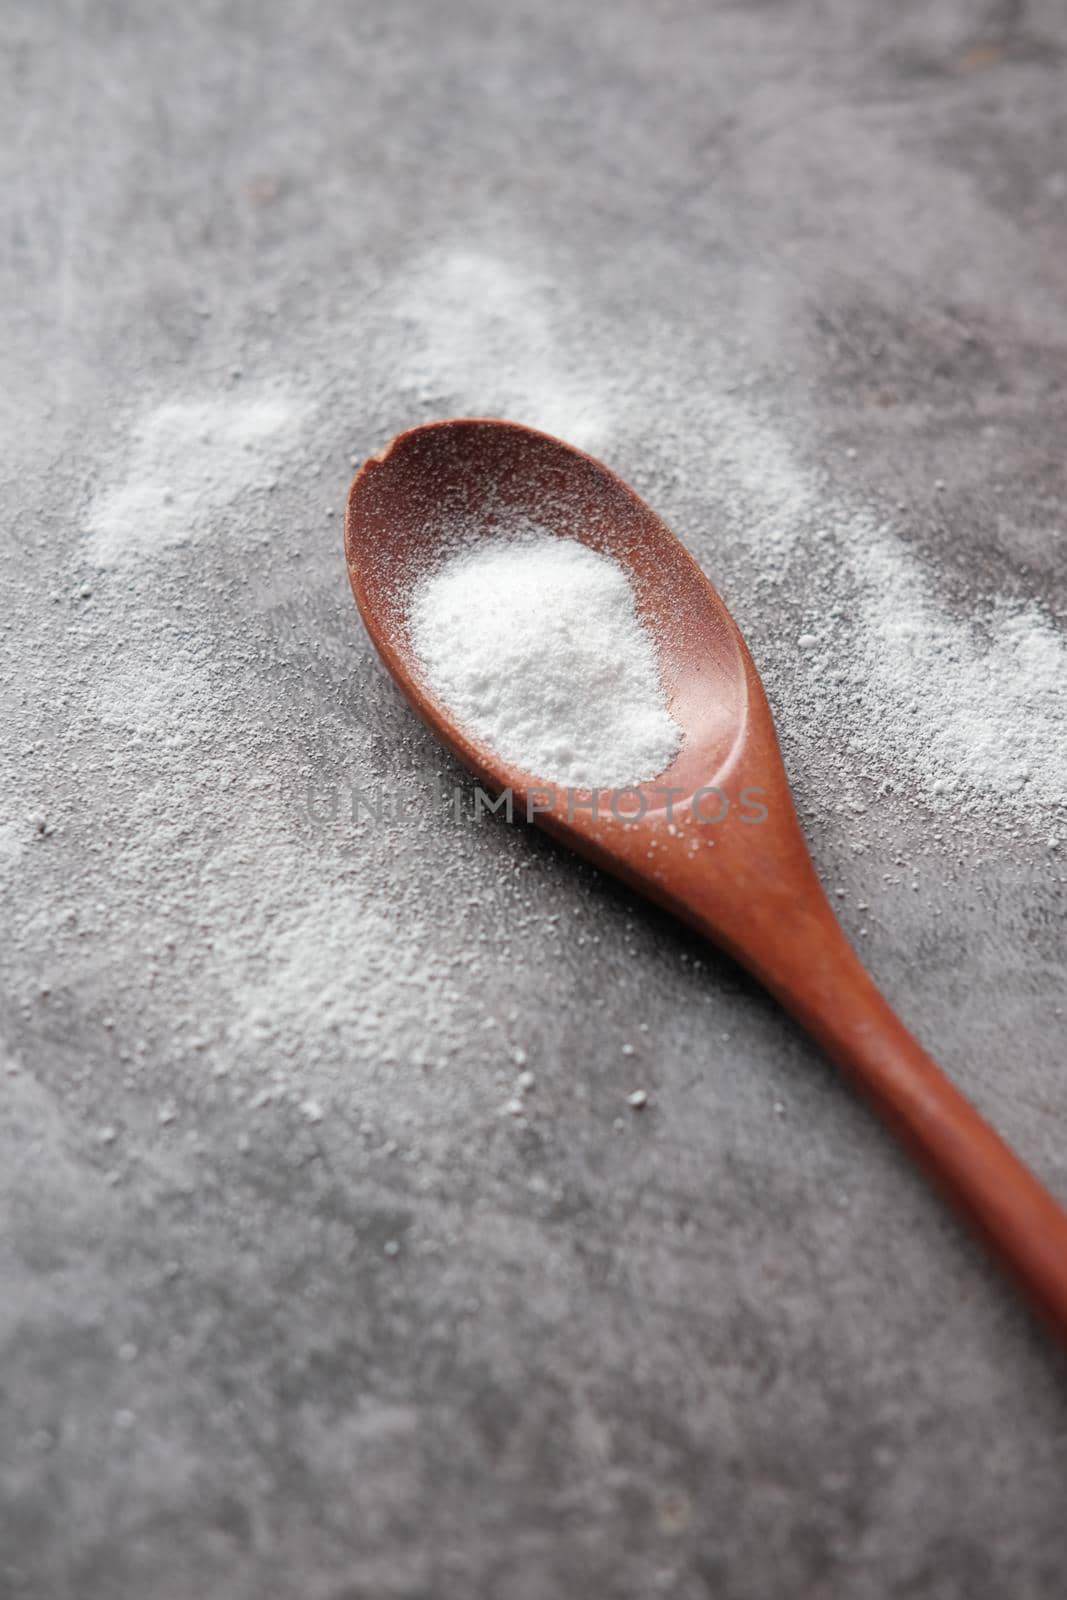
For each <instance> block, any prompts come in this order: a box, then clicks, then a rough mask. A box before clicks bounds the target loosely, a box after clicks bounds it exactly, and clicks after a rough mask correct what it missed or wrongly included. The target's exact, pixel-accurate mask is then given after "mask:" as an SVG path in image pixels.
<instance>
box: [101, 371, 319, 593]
mask: <svg viewBox="0 0 1067 1600" xmlns="http://www.w3.org/2000/svg"><path fill="white" fill-rule="evenodd" d="M302 409H303V408H302V407H301V406H300V405H298V404H297V403H296V402H294V401H293V400H291V399H290V398H288V397H287V396H285V395H283V394H281V393H280V392H279V393H268V394H264V395H259V396H256V397H252V398H241V399H236V398H235V399H218V400H216V399H211V400H207V399H200V400H172V401H168V402H166V403H165V404H163V405H160V406H157V407H156V408H155V409H154V410H152V411H150V412H149V413H148V414H147V416H145V417H144V418H143V419H142V420H141V421H140V422H139V423H138V424H137V426H136V428H135V430H134V433H133V437H132V439H131V442H130V452H129V459H128V463H127V466H126V471H125V473H124V475H123V477H122V478H121V479H120V480H119V481H117V482H115V483H113V484H111V485H109V486H108V487H107V488H106V489H105V490H104V492H103V493H102V494H101V495H99V496H98V497H97V499H96V500H95V501H94V503H93V506H92V509H91V511H90V514H89V521H88V526H89V531H90V534H91V540H90V553H91V556H92V559H93V560H94V561H95V562H96V563H97V564H98V565H100V566H117V565H120V564H122V563H124V562H129V561H131V560H134V559H137V558H138V557H139V556H140V555H141V554H142V553H149V554H150V553H151V552H153V551H156V550H159V549H160V548H162V547H165V546H167V545H176V544H184V543H185V542H186V541H187V540H189V539H192V538H195V537H197V536H198V535H199V536H204V535H206V534H208V533H212V532H213V533H215V534H216V535H217V533H218V529H217V527H214V526H213V525H212V523H211V518H212V516H213V515H214V514H216V513H217V512H218V511H219V510H220V509H221V507H223V506H225V505H227V504H229V503H230V502H231V501H232V500H234V499H236V497H237V496H238V495H240V494H243V493H245V492H246V491H247V490H249V489H250V488H252V487H253V486H255V485H259V487H261V488H263V489H266V490H270V489H271V488H273V487H274V486H275V483H276V478H277V464H278V461H279V458H280V457H282V456H283V455H284V453H285V450H286V447H287V445H289V444H291V442H292V439H291V436H292V434H293V433H294V432H295V426H296V424H297V423H298V421H299V419H300V416H301V412H302ZM287 435H288V436H289V437H287Z"/></svg>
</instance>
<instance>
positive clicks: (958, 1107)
mask: <svg viewBox="0 0 1067 1600" xmlns="http://www.w3.org/2000/svg"><path fill="white" fill-rule="evenodd" d="M527 523H534V524H536V525H538V526H539V527H541V528H543V529H546V530H547V531H549V532H550V533H553V534H555V535H557V536H559V537H561V538H568V539H576V540H578V541H579V542H581V543H582V544H584V545H587V546H588V547H589V548H591V549H593V550H595V551H597V552H598V553H600V554H603V555H606V556H609V557H611V558H613V559H614V560H615V561H617V562H619V563H620V564H621V565H622V566H623V567H624V568H625V569H626V570H627V572H628V573H629V575H630V577H631V579H632V582H633V587H634V592H635V595H636V601H637V607H638V611H639V613H640V615H641V617H642V620H643V621H644V622H645V624H646V625H647V627H648V629H649V630H650V632H651V634H652V636H653V638H654V640H655V643H656V649H657V655H658V660H659V666H660V672H661V677H662V680H663V684H664V688H665V690H666V693H667V698H668V701H669V705H670V710H671V715H672V716H673V718H674V720H675V722H676V723H677V724H678V725H679V727H680V728H681V730H682V733H683V739H682V744H681V746H680V749H679V751H678V754H677V756H676V757H675V759H674V761H673V762H672V764H671V765H670V767H669V768H667V770H666V771H665V772H663V773H661V774H660V775H659V776H657V777H656V778H655V779H654V780H653V781H651V782H647V783H641V784H637V785H634V786H632V787H631V788H628V789H626V790H622V791H603V790H601V791H597V792H596V793H594V792H592V791H588V790H586V791H578V790H574V789H560V788H558V787H556V786H553V785H551V784H548V783H546V782H545V781H544V779H543V777H542V776H541V775H539V774H537V773H533V772H529V771H526V770H524V769H522V768H519V767H516V766H514V765H513V764H511V763H509V762H507V761H505V760H503V759H502V758H501V757H500V755H499V754H498V753H497V752H496V751H494V750H493V749H491V748H490V747H489V746H487V745H486V744H484V743H483V742H481V741H480V740H478V739H476V738H475V737H473V736H472V735H471V734H470V732H469V731H468V730H466V729H465V728H464V727H462V726H461V725H460V724H459V723H458V722H457V720H456V718H455V717H454V716H453V715H452V713H451V712H450V710H449V708H448V707H447V705H444V704H442V703H441V701H440V700H439V699H438V698H437V697H436V696H435V695H434V693H433V691H432V689H431V687H430V685H429V684H428V682H427V680H426V676H425V674H424V672H423V669H422V666H421V664H420V662H419V659H418V657H417V655H416V653H415V650H414V648H413V646H412V641H411V635H410V629H409V623H408V615H409V607H410V602H411V598H412V594H413V591H414V589H415V587H416V586H417V585H418V583H419V582H420V580H421V579H422V578H424V577H425V576H426V575H427V574H428V573H430V572H431V571H433V570H434V569H435V568H436V567H437V566H438V565H439V564H440V563H441V562H443V561H444V560H446V559H447V558H448V556H449V555H450V554H451V553H453V552H454V551H455V550H456V549H457V548H458V547H459V546H460V545H462V547H463V548H464V549H467V548H469V547H470V543H471V541H472V539H477V538H478V537H486V538H490V537H493V536H494V535H499V533H500V532H501V531H502V530H504V529H507V528H511V527H516V526H520V527H521V526H523V525H524V524H527ZM457 530H460V532H458V533H457ZM345 553H346V557H347V562H348V570H349V576H350V579H351V583H352V589H353V593H354V595H355V599H356V603H357V605H358V607H359V610H360V614H361V615H362V618H363V621H364V624H365V625H366V628H367V632H368V633H369V635H370V637H371V639H372V641H373V643H374V644H375V646H376V648H377V649H378V651H379V653H380V655H381V657H382V659H383V661H384V663H385V665H386V667H387V668H388V669H389V671H390V673H391V674H392V676H393V678H394V679H395V680H396V682H397V683H398V684H399V686H400V688H401V689H402V690H403V692H404V694H405V695H406V696H407V698H408V700H409V701H410V702H411V704H412V705H413V706H414V708H415V710H416V711H417V712H418V713H419V714H420V715H421V716H422V717H423V718H424V720H425V721H426V722H427V723H428V724H429V726H430V727H431V728H432V729H433V731H434V732H435V733H436V734H437V735H438V737H439V738H440V739H441V740H442V742H443V743H444V744H445V745H446V746H447V747H448V748H449V749H450V750H451V751H452V753H453V754H454V755H455V756H456V757H457V758H458V759H459V760H460V761H461V762H462V763H463V764H464V765H465V766H466V767H467V768H468V769H469V770H470V771H471V772H472V773H473V774H474V775H475V776H476V778H477V779H478V780H479V782H480V783H481V784H482V785H484V786H485V788H486V789H487V790H489V791H490V792H491V793H492V794H493V795H495V796H497V797H500V796H504V797H505V798H506V799H507V801H508V815H509V816H510V817H512V819H513V820H519V819H525V820H528V821H530V822H534V823H536V824H537V825H538V826H540V827H541V828H544V829H545V830H547V831H548V832H549V833H550V834H552V835H553V837H555V838H556V839H558V840H559V841H560V842H562V843H564V844H566V845H568V846H569V847H570V848H572V849H574V850H576V851H578V852H580V853H581V854H582V855H584V856H586V857H588V858H589V859H591V860H592V861H594V862H595V863H596V864H597V865H598V866H600V867H602V868H604V869H605V870H607V871H610V872H612V873H614V874H615V875H616V876H618V877H619V878H621V879H623V880H624V881H625V882H626V883H628V884H630V885H631V886H632V887H633V888H635V889H637V890H639V891H640V892H642V893H644V894H646V895H648V896H649V897H650V898H652V899H654V900H655V901H657V902H658V903H659V904H661V905H663V906H665V907H667V908H668V909H669V910H671V911H673V912H674V913H675V914H677V915H678V916H680V917H682V918H683V919H684V920H685V921H686V922H688V923H689V924H690V925H691V926H693V927H694V928H696V929H697V930H698V931H699V932H700V933H702V934H703V935H705V936H706V937H707V938H709V939H711V940H713V941H714V942H715V943H716V944H718V945H719V946H721V947H722V948H724V949H725V950H727V951H728V952H729V953H730V954H731V955H732V956H734V957H735V959H737V960H738V961H740V962H741V963H742V964H743V965H744V966H745V967H747V968H748V969H749V971H751V972H752V973H754V974H755V976H756V977H758V978H759V979H760V980H761V981H762V982H763V983H764V984H765V985H766V986H767V987H768V988H769V989H770V990H771V992H772V993H773V994H775V995H776V996H777V998H778V999H779V1000H780V1001H781V1002H782V1004H783V1005H784V1006H785V1007H786V1008H787V1009H788V1010H789V1011H790V1012H791V1013H792V1014H793V1015H794V1016H795V1017H796V1018H797V1020H798V1021H799V1022H800V1023H801V1024H802V1025H803V1026H804V1027H806V1028H807V1029H808V1031H809V1032H810V1033H811V1034H812V1035H813V1036H814V1037H815V1038H816V1039H817V1040H818V1041H819V1042H820V1043H821V1044H822V1045H823V1047H824V1048H825V1049H826V1050H827V1052H828V1053H829V1054H830V1055H831V1057H832V1058H833V1059H834V1060H835V1061H836V1062H837V1064H838V1065H839V1066H840V1067H841V1068H842V1069H843V1070H844V1071H845V1072H846V1074H847V1075H848V1076H849V1077H850V1078H851V1079H852V1080H853V1082H854V1083H855V1084H856V1085H857V1086H858V1087H859V1088H860V1089H861V1090H862V1092H863V1093H865V1094H866V1096H867V1097H868V1099H869V1100H870V1101H871V1102H872V1103H873V1104H874V1106H875V1108H876V1109H877V1110H878V1111H879V1112H880V1113H881V1115H882V1116H883V1118H884V1120H885V1121H886V1122H887V1123H888V1124H889V1125H890V1127H891V1128H892V1129H893V1131H894V1132H895V1133H896V1134H897V1135H898V1136H899V1137H900V1138H901V1139H902V1140H903V1142H904V1143H905V1144H906V1145H907V1146H908V1147H909V1148H910V1149H911V1150H912V1152H913V1153H914V1154H915V1155H916V1156H917V1157H918V1158H919V1160H920V1162H921V1163H922V1164H923V1165H924V1166H925V1168H926V1169H927V1171H928V1172H929V1174H930V1175H931V1176H932V1177H933V1178H934V1179H935V1181H936V1182H937V1183H938V1185H939V1186H940V1187H941V1188H942V1190H943V1191H944V1192H945V1193H946V1194H947V1195H948V1196H949V1197H950V1198H951V1199H952V1200H953V1201H954V1202H955V1204H956V1205H957V1207H958V1208H959V1209H960V1210H961V1211H962V1212H963V1213H964V1214H965V1216H966V1217H967V1218H968V1219H969V1221H970V1222H971V1223H972V1225H973V1226H974V1227H975V1228H976V1230H977V1231H978V1232H979V1233H980V1234H981V1235H982V1236H983V1237H984V1238H985V1240H986V1241H987V1243H988V1244H989V1245H990V1246H991V1247H992V1248H993V1249H994V1251H995V1252H996V1253H997V1254H998V1256H999V1257H1000V1258H1001V1260H1002V1261H1003V1262H1004V1264H1005V1265H1006V1266H1007V1267H1008V1268H1009V1269H1010V1270H1011V1271H1012V1273H1013V1274H1014V1276H1015V1277H1016V1279H1017V1281H1018V1282H1019V1283H1020V1285H1021V1286H1022V1287H1023V1289H1024V1290H1025V1291H1026V1292H1027V1294H1028V1295H1029V1297H1030V1299H1031V1300H1032V1302H1033V1303H1034V1304H1035V1305H1036V1306H1037V1307H1038V1309H1039V1310H1040V1311H1041V1312H1042V1313H1043V1314H1044V1315H1045V1316H1046V1318H1047V1319H1048V1320H1049V1321H1050V1323H1051V1324H1052V1325H1053V1326H1054V1328H1055V1329H1056V1330H1057V1331H1058V1333H1059V1334H1060V1336H1061V1337H1063V1338H1067V1212H1064V1210H1063V1208H1062V1207H1061V1206H1060V1205H1059V1204H1058V1202H1057V1201H1056V1200H1055V1199H1054V1198H1053V1196H1052V1195H1051V1194H1050V1193H1049V1192H1048V1191H1047V1190H1046V1189H1045V1188H1044V1187H1043V1186H1042V1185H1041V1184H1040V1183H1039V1181H1038V1180H1037V1178H1036V1177H1035V1176H1034V1175H1033V1174H1032V1173H1031V1172H1030V1171H1029V1170H1028V1169H1027V1168H1026V1167H1025V1166H1024V1165H1023V1163H1022V1162H1021V1161H1020V1160H1019V1158H1018V1157H1017V1156H1016V1155H1015V1154H1014V1153H1013V1152H1012V1151H1011V1150H1010V1149H1009V1148H1008V1146H1007V1145H1006V1144H1004V1142H1003V1141H1002V1140H1001V1139H1000V1138H999V1136H998V1135H997V1134H996V1133H995V1132H994V1131H993V1129H992V1128H991V1127H989V1125H988V1124H987V1123H986V1122H985V1121H984V1120H983V1119H982V1118H981V1117H980V1116H979V1114H978V1112H977V1111H976V1110H975V1109H974V1107H973V1106H972V1105H971V1104H970V1103H969V1101H967V1100H966V1099H965V1097H964V1096H963V1095H962V1094H961V1093H960V1092H959V1091H958V1090H957V1089H956V1088H955V1087H954V1086H953V1084H952V1083H951V1082H950V1080H949V1079H948V1078H947V1077H946V1076H945V1075H944V1074H943V1073H942V1072H941V1070H940V1068H938V1067H937V1066H936V1065H935V1063H934V1062H933V1061H932V1060H931V1059H930V1057H929V1056H928V1055H927V1054H926V1053H925V1051H923V1050H922V1049H921V1047H920V1046H919V1045H918V1044H917V1043H916V1041H915V1040H914V1039H913V1038H912V1036H911V1035H910V1034H909V1033H908V1031H907V1029H906V1028H905V1027H904V1025H903V1023H902V1022H901V1021H900V1020H899V1018H898V1017H897V1016H896V1015H895V1014H894V1012H893V1011H892V1010H891V1008H890V1007H889V1005H888V1004H887V1003H886V1001H885V1000H884V999H883V998H882V996H881V995H880V994H879V992H878V990H877V989H876V988H875V986H874V984H873V982H872V981H871V979H870V977H869V976H868V974H867V973H866V971H865V970H864V968H863V966H862V964H861V963H860V961H859V959H858V957H857V956H856V954H855V952H854V951H853V950H852V948H851V946H850V945H849V943H848V941H847V939H846V938H845V935H844V932H843V931H842V929H841V927H840V925H839V924H838V922H837V919H836V917H835V916H834V913H833V910H832V908H831V907H830V905H829V902H828V901H827V899H826V896H825V894H824V893H823V891H822V889H821V887H820V885H819V882H818V878H817V876H816V873H815V869H814V867H813V865H812V862H811V858H810V856H809V854H808V850H807V846H806V844H805V842H804V839H803V836H802V834H801V830H800V826H799V823H798V820H797V816H796V812H795V809H794V806H793V803H792V798H791V796H790V791H789V784H788V780H787V777H786V773H785V769H784V765H783V762H782V758H781V754H780V752H779V747H778V741H777V737H776V735H775V731H774V724H773V720H772V717H771V712H770V708H769V706H768V703H767V698H766V695H765V693H764V690H763V686H762V683H761V682H760V678H759V674H758V672H757V670H756V668H755V665H754V664H753V661H752V658H751V656H750V655H749V652H748V649H747V648H746V646H745V643H744V640H743V639H742V637H741V634H740V633H739V631H738V629H737V626H736V624H735V623H734V621H733V618H732V617H731V616H730V613H729V611H728V610H727V608H726V606H725V604H724V603H723V601H722V599H721V598H720V596H719V595H718V593H717V592H716V591H715V589H714V588H713V587H712V585H711V584H710V583H709V582H708V580H707V578H706V577H705V576H704V574H703V572H702V571H701V569H700V568H699V567H698V566H697V564H696V563H695V562H694V561H693V559H692V557H691V556H690V555H689V554H688V552H687V551H686V550H685V548H684V546H683V545H682V544H681V543H680V541H679V540H678V539H677V538H676V537H675V535H674V534H673V533H672V532H671V530H670V529H669V528H668V527H667V526H666V524H665V523H664V522H663V521H662V520H661V519H660V518H659V517H658V516H656V514H655V513H654V512H653V511H652V510H651V509H650V507H648V506H647V505H646V504H645V503H644V502H643V501H642V500H641V499H639V497H638V496H637V495H636V494H634V493H633V491H632V490H631V489H629V488H628V487H627V486H626V484H624V483H623V482H622V481H621V479H620V478H618V477H617V476H616V474H614V473H613V472H611V471H610V470H609V469H608V468H607V467H605V466H603V465H602V464H601V463H599V462H597V461H594V460H593V459H592V458H591V457H589V456H587V455H584V454H583V453H582V452H581V451H579V450H575V449H573V448H571V447H570V446H569V445H566V444H564V443H562V442H561V441H560V440H558V439H553V438H551V437H549V436H548V435H547V434H543V433H538V432H536V431H535V430H533V429H530V428H524V427H520V426H519V425H517V424H515V423H508V422H497V421H492V420H482V419H461V420H456V421H449V422H438V423H430V424H426V425H424V426H422V427H417V428H412V429H410V430H409V431H408V432H406V433H402V434H400V435H399V436H398V437H397V438H396V439H394V440H393V441H392V443H391V444H390V445H388V446H387V447H386V449H385V450H383V451H382V452H381V453H380V454H379V455H376V456H372V457H371V459H370V460H369V461H367V462H366V463H365V465H364V466H363V467H362V468H361V470H360V472H359V473H358V475H357V477H356V479H355V481H354V483H353V485H352V489H351V492H350V495H349V500H348V511H347V516H346V520H345Z"/></svg>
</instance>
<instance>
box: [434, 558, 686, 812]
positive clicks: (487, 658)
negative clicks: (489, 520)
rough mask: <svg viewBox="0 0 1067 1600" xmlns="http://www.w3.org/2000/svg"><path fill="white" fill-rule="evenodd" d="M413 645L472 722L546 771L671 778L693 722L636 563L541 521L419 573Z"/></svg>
mask: <svg viewBox="0 0 1067 1600" xmlns="http://www.w3.org/2000/svg"><path fill="white" fill-rule="evenodd" d="M409 622H410V626H411V637H412V643H413V645H414V647H415V653H416V655H417V656H418V658H419V660H420V662H421V663H422V666H423V668H424V671H425V674H426V679H427V682H428V684H429V686H430V688H431V689H432V690H433V692H434V694H435V695H436V696H437V697H438V698H439V699H440V700H441V701H443V702H444V704H445V705H446V706H447V707H448V709H449V710H450V711H451V712H452V714H453V716H454V717H455V718H456V720H457V722H458V723H459V724H460V726H461V727H462V728H464V729H465V730H466V731H467V732H468V733H469V734H471V735H473V736H474V737H475V738H477V739H479V740H481V741H482V742H483V743H484V744H487V745H488V746H489V747H490V749H492V750H494V751H495V752H496V753H497V754H498V755H499V756H502V757H503V759H504V760H505V761H508V762H510V763H512V764H513V765H514V766H517V767H521V768H522V769H523V770H524V771H526V772H529V773H532V774H534V775H535V776H536V777H538V778H540V779H542V780H543V781H544V782H546V783H551V784H558V785H561V786H565V787H567V786H569V787H574V788H582V789H621V788H625V787H626V786H627V785H628V784H634V783H642V782H645V781H647V780H648V779H651V778H655V777H657V776H658V775H659V774H660V773H661V772H663V771H664V770H665V769H666V768H667V767H668V766H669V765H670V763H671V761H672V760H673V759H674V756H675V755H676V754H677V751H678V749H679V747H680V745H681V742H682V733H681V729H680V728H679V727H678V725H677V723H675V722H674V721H673V720H672V718H671V715H670V712H669V710H668V707H667V696H666V692H665V690H664V686H663V680H662V678H661V676H660V670H659V664H658V662H657V659H656V650H655V645H654V642H653V639H652V635H651V634H650V632H649V630H648V629H647V628H646V626H645V625H644V623H643V622H642V621H641V619H640V617H639V615H638V611H637V605H636V600H635V595H634V589H633V584H632V581H631V579H630V576H629V574H628V573H627V571H626V569H625V568H624V567H622V566H620V565H619V564H618V562H616V561H613V560H611V559H610V558H609V557H608V556H604V555H599V554H598V553H597V552H596V551H594V550H590V549H588V548H587V547H586V546H585V545H582V544H578V543H577V542H576V541H575V540H573V539H563V538H557V537H556V536H554V535H553V534H550V533H548V532H546V531H545V530H543V529H538V528H528V529H527V530H524V531H523V532H521V533H520V534H519V535H518V536H513V537H510V538H509V537H493V538H489V539H484V540H481V541H479V542H478V543H477V544H476V545H475V546H473V547H471V548H469V549H466V550H463V551H461V552H460V553H459V554H458V555H455V556H453V557H452V558H451V559H450V560H448V561H446V562H445V564H444V565H443V566H442V567H440V568H439V569H438V570H437V571H435V572H432V573H430V575H429V576H428V577H426V578H425V579H423V581H422V582H421V583H420V584H419V585H417V587H416V589H415V592H414V594H413V597H412V603H411V609H410V614H409Z"/></svg>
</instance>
